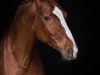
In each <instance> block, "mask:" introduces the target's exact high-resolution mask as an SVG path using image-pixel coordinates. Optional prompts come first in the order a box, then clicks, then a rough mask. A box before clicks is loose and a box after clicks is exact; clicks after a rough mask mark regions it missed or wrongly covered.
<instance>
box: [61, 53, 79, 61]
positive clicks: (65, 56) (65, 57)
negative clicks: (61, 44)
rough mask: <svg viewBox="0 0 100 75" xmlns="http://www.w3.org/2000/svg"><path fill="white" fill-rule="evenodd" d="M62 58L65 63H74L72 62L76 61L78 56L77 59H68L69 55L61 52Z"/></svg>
mask: <svg viewBox="0 0 100 75" xmlns="http://www.w3.org/2000/svg"><path fill="white" fill-rule="evenodd" d="M61 58H62V60H64V61H72V60H75V59H76V58H77V55H76V56H75V57H68V54H64V53H62V52H61Z"/></svg>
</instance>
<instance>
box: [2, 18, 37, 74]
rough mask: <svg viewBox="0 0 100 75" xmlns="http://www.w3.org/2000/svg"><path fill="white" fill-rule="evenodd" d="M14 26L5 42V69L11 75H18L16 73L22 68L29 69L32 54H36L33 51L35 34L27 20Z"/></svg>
mask: <svg viewBox="0 0 100 75" xmlns="http://www.w3.org/2000/svg"><path fill="white" fill-rule="evenodd" d="M14 24H15V25H14V26H13V29H12V30H10V32H9V34H8V36H6V39H5V41H4V67H5V71H6V72H7V73H9V75H16V74H15V73H16V72H17V71H18V70H20V69H21V68H27V66H28V63H29V60H30V57H31V56H30V55H32V54H31V53H35V52H36V51H34V50H35V49H33V47H34V44H35V40H36V37H35V32H34V30H33V29H32V27H30V26H27V25H30V24H27V20H26V21H25V19H23V18H22V19H19V21H17V23H14ZM32 49H33V52H32ZM34 57H35V56H34ZM8 71H13V72H12V73H10V72H8Z"/></svg>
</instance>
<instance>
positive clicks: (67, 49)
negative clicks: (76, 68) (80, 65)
mask: <svg viewBox="0 0 100 75" xmlns="http://www.w3.org/2000/svg"><path fill="white" fill-rule="evenodd" d="M41 5H42V7H40V8H39V9H38V13H37V19H36V21H37V26H36V35H37V37H38V38H39V39H40V40H41V41H42V42H44V43H47V44H48V45H50V46H51V47H53V48H55V49H56V50H57V51H59V52H61V54H62V57H63V58H64V59H68V60H71V59H74V58H76V54H77V51H78V49H77V47H76V44H75V41H74V39H73V36H72V34H71V32H70V30H69V28H68V27H67V24H66V22H65V16H66V15H65V14H66V13H65V12H63V10H62V9H60V8H59V7H58V6H56V4H51V3H50V2H49V3H48V2H42V4H41Z"/></svg>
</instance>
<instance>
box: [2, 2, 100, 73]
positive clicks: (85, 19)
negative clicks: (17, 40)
mask: <svg viewBox="0 0 100 75" xmlns="http://www.w3.org/2000/svg"><path fill="white" fill-rule="evenodd" d="M58 2H59V4H60V5H61V6H62V7H63V8H64V9H65V10H66V11H67V12H68V19H67V23H68V25H69V28H70V30H71V31H72V33H73V36H74V38H75V40H76V42H77V45H78V48H79V53H78V58H77V59H76V60H74V61H70V62H64V61H59V60H60V55H59V53H58V52H56V50H54V49H53V48H51V47H49V46H48V45H45V44H43V43H42V42H40V41H39V40H38V41H37V48H38V50H39V51H40V54H41V56H42V59H43V62H44V66H45V70H46V75H74V74H75V75H83V74H84V75H87V74H91V73H92V74H94V75H97V61H96V59H97V58H96V47H95V46H94V45H96V43H94V42H95V41H96V40H94V39H95V37H94V36H96V34H94V33H95V32H94V31H95V30H94V29H95V28H94V27H96V25H97V24H96V23H97V22H96V21H99V20H96V19H97V18H96V16H97V15H98V14H97V11H98V10H99V9H98V2H96V1H89V0H59V1H58ZM20 3H21V0H1V1H0V36H3V34H4V33H5V32H6V30H7V29H8V27H9V24H10V23H11V22H12V20H13V18H14V15H15V13H16V10H17V7H18V5H19V4H20Z"/></svg>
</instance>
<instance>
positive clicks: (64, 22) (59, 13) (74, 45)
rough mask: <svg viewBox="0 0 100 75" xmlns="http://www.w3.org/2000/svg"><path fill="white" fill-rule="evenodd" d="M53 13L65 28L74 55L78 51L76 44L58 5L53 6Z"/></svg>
mask: <svg viewBox="0 0 100 75" xmlns="http://www.w3.org/2000/svg"><path fill="white" fill-rule="evenodd" d="M53 14H55V15H56V16H57V17H58V18H59V20H60V22H61V24H62V26H63V27H64V28H65V31H66V34H67V36H68V37H69V38H70V39H71V41H72V42H73V50H74V51H73V56H74V57H75V56H76V54H77V52H78V48H77V46H76V44H75V41H74V38H73V35H72V33H71V31H70V29H69V28H68V25H67V23H66V21H65V19H64V16H63V13H62V12H61V10H60V9H59V8H58V7H56V6H55V8H54V10H53Z"/></svg>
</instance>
